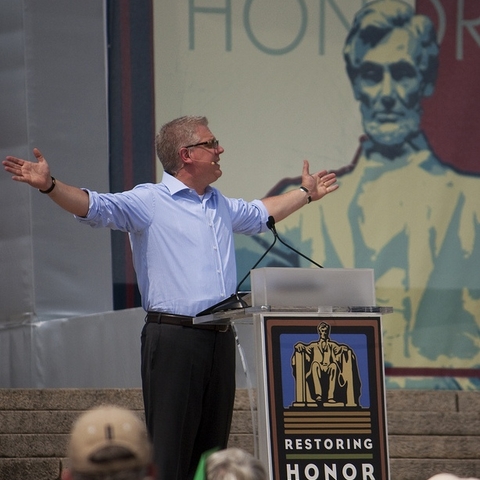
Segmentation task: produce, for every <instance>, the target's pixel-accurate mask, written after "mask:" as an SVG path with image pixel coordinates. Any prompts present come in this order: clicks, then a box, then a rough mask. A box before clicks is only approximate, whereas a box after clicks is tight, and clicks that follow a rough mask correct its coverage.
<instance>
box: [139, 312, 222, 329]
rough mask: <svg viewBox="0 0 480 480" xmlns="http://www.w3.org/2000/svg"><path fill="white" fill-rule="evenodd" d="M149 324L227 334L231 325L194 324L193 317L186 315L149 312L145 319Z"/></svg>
mask: <svg viewBox="0 0 480 480" xmlns="http://www.w3.org/2000/svg"><path fill="white" fill-rule="evenodd" d="M145 322H147V323H165V324H167V325H177V326H180V327H190V328H199V329H202V330H214V331H215V332H227V331H228V330H229V329H230V325H211V324H207V323H193V317H187V316H185V315H174V314H173V313H164V312H147V316H146V317H145Z"/></svg>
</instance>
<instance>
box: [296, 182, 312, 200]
mask: <svg viewBox="0 0 480 480" xmlns="http://www.w3.org/2000/svg"><path fill="white" fill-rule="evenodd" d="M299 188H300V190H301V191H302V192H305V193H306V194H307V205H308V204H309V203H310V202H311V201H312V197H311V196H310V195H309V193H310V192H309V191H308V188H307V187H304V186H303V185H302V186H300V187H299Z"/></svg>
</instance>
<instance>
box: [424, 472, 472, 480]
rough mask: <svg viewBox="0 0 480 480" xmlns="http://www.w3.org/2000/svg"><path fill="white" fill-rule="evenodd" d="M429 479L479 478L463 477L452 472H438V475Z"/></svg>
mask: <svg viewBox="0 0 480 480" xmlns="http://www.w3.org/2000/svg"><path fill="white" fill-rule="evenodd" d="M429 480H478V478H473V477H470V478H463V477H457V476H456V475H453V474H452V473H438V474H437V475H434V476H433V477H430V478H429Z"/></svg>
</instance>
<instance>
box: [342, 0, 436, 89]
mask: <svg viewBox="0 0 480 480" xmlns="http://www.w3.org/2000/svg"><path fill="white" fill-rule="evenodd" d="M395 28H401V29H405V30H407V31H409V32H410V33H411V34H412V36H413V37H414V38H416V39H417V41H418V44H419V45H420V47H421V48H420V49H419V55H417V57H416V58H415V63H416V65H417V67H418V69H419V71H420V73H421V74H422V77H423V80H424V83H425V85H431V86H432V91H433V86H434V84H435V80H436V78H437V71H438V54H439V47H438V43H437V35H436V32H435V27H434V26H433V23H432V21H431V20H430V19H429V18H428V17H426V16H424V15H415V11H414V9H413V8H412V7H411V6H410V5H409V4H408V3H405V2H403V1H401V0H376V1H374V2H371V3H368V4H367V5H365V6H364V7H363V8H362V9H360V10H359V11H358V12H357V14H356V15H355V19H354V21H353V24H352V28H351V29H350V32H349V34H348V36H347V39H346V41H345V47H344V49H343V56H344V59H345V63H346V66H347V73H348V76H349V77H350V81H351V82H352V83H353V81H354V79H355V77H356V76H357V73H358V67H359V64H360V62H361V60H362V58H363V52H365V50H366V49H369V48H372V47H375V46H376V45H377V44H378V43H379V42H380V41H381V40H382V39H383V38H384V37H385V36H386V35H388V34H389V33H390V32H391V31H392V30H394V29H395Z"/></svg>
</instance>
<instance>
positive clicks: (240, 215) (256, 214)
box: [224, 197, 268, 235]
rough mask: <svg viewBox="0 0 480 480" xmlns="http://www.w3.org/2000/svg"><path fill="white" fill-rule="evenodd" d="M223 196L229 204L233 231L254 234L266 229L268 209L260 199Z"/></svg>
mask: <svg viewBox="0 0 480 480" xmlns="http://www.w3.org/2000/svg"><path fill="white" fill-rule="evenodd" d="M224 198H225V199H226V201H227V203H228V204H229V208H230V212H231V218H232V228H233V231H234V233H242V234H245V235H256V234H259V233H262V232H265V231H267V230H268V228H267V220H268V211H267V209H266V207H265V205H264V203H263V202H262V201H260V200H253V201H252V202H246V201H245V200H243V199H241V198H239V199H232V198H226V197H224Z"/></svg>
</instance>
